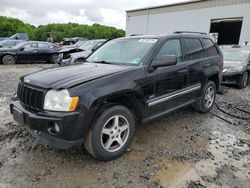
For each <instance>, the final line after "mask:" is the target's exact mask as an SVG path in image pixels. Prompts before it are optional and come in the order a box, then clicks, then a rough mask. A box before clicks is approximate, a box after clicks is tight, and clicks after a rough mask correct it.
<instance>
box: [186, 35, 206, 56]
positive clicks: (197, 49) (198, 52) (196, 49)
mask: <svg viewBox="0 0 250 188" xmlns="http://www.w3.org/2000/svg"><path fill="white" fill-rule="evenodd" d="M183 47H184V53H185V56H184V59H185V61H190V60H196V59H200V58H203V57H204V50H203V48H202V45H201V42H200V40H199V39H193V38H185V39H183Z"/></svg>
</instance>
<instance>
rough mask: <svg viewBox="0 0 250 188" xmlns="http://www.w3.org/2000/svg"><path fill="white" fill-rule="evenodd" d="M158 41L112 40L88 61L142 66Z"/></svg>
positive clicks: (141, 39)
mask: <svg viewBox="0 0 250 188" xmlns="http://www.w3.org/2000/svg"><path fill="white" fill-rule="evenodd" d="M156 42H157V39H143V38H124V39H118V40H112V41H110V42H108V43H107V44H105V45H104V46H103V47H101V48H100V49H98V50H97V51H96V52H95V53H93V54H92V55H91V56H90V57H89V58H88V59H87V61H90V62H108V63H114V64H117V63H120V64H131V65H132V64H133V65H138V64H140V62H141V60H142V59H143V58H144V56H145V55H146V54H147V52H148V51H149V50H150V49H151V48H152V47H153V45H154V44H155V43H156Z"/></svg>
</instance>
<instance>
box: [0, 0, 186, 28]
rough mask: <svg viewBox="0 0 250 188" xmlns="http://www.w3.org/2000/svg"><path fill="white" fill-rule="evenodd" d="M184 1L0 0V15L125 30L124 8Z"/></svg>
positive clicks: (29, 20)
mask: <svg viewBox="0 0 250 188" xmlns="http://www.w3.org/2000/svg"><path fill="white" fill-rule="evenodd" d="M181 1H186V0H0V15H2V16H9V17H15V18H19V19H21V20H23V21H24V22H26V23H30V24H33V25H35V26H37V25H41V24H48V23H68V22H74V23H80V24H93V23H99V24H104V25H109V26H114V27H117V28H122V29H125V25H126V13H125V10H128V9H134V8H143V7H148V6H157V5H163V4H169V3H175V2H181Z"/></svg>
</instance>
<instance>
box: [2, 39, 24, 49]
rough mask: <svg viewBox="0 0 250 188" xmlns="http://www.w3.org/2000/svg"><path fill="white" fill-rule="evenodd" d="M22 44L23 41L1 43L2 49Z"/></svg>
mask: <svg viewBox="0 0 250 188" xmlns="http://www.w3.org/2000/svg"><path fill="white" fill-rule="evenodd" d="M21 42H23V41H22V40H3V41H0V48H12V47H14V46H16V45H17V44H19V43H21Z"/></svg>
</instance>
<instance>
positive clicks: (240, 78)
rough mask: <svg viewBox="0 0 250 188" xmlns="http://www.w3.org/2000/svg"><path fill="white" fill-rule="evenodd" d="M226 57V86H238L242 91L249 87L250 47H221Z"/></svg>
mask: <svg viewBox="0 0 250 188" xmlns="http://www.w3.org/2000/svg"><path fill="white" fill-rule="evenodd" d="M221 50H222V52H223V55H224V68H223V80H222V83H224V84H237V85H238V87H239V88H240V89H243V88H245V87H247V85H248V82H249V77H250V47H246V46H245V47H240V46H232V47H221Z"/></svg>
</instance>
